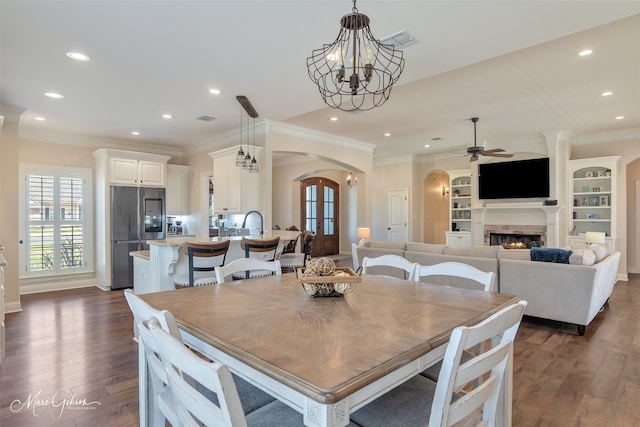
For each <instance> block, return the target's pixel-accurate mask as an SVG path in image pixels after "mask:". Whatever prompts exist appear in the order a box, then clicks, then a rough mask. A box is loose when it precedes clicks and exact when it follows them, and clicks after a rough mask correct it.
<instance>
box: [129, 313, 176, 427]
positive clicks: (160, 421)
mask: <svg viewBox="0 0 640 427" xmlns="http://www.w3.org/2000/svg"><path fill="white" fill-rule="evenodd" d="M151 323H154V324H155V325H157V327H158V328H162V326H161V325H160V323H159V322H158V320H157V318H155V317H151V318H149V319H148V320H146V321H142V322H139V323H138V342H139V343H141V344H142V345H143V347H144V357H145V360H146V366H147V368H148V373H149V375H148V379H147V382H148V385H149V397H148V402H149V403H150V404H149V417H150V418H151V420H150V422H151V425H152V426H164V425H165V419H166V420H167V421H169V423H170V424H171V425H177V422H178V416H177V415H176V409H175V405H174V403H173V397H172V396H171V394H170V393H169V392H168V390H167V386H168V384H169V380H168V378H167V371H166V370H165V368H164V363H163V361H162V359H161V358H160V350H159V349H158V347H157V346H156V342H155V340H154V338H153V336H152V334H151V330H150V329H149V325H150V324H151Z"/></svg>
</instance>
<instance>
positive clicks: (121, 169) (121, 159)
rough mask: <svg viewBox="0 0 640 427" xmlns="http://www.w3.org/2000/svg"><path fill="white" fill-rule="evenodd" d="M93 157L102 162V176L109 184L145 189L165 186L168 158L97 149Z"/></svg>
mask: <svg viewBox="0 0 640 427" xmlns="http://www.w3.org/2000/svg"><path fill="white" fill-rule="evenodd" d="M93 154H94V156H95V157H96V158H97V159H99V160H100V161H102V162H104V163H105V164H104V165H103V166H104V169H105V170H104V175H105V177H106V179H107V182H108V183H109V184H113V185H130V186H136V187H137V186H145V187H165V186H166V167H167V166H166V165H167V161H168V160H169V159H170V157H169V156H162V155H157V154H147V153H137V152H133V151H123V150H109V149H99V150H96V151H94V153H93Z"/></svg>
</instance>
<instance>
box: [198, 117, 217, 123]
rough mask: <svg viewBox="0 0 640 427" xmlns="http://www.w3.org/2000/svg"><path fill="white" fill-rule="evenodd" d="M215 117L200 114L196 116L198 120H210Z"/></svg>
mask: <svg viewBox="0 0 640 427" xmlns="http://www.w3.org/2000/svg"><path fill="white" fill-rule="evenodd" d="M215 119H216V118H215V117H211V116H200V117H198V120H202V121H203V122H210V121H211V120H215Z"/></svg>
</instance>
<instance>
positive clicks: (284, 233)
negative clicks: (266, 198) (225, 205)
mask: <svg viewBox="0 0 640 427" xmlns="http://www.w3.org/2000/svg"><path fill="white" fill-rule="evenodd" d="M299 235H300V232H299V231H288V230H272V231H267V232H266V233H264V234H262V235H261V236H226V237H210V238H203V237H170V238H168V239H161V240H148V241H147V243H148V244H150V245H157V246H181V245H183V244H184V243H186V242H192V243H202V244H206V243H210V242H219V241H221V240H231V241H232V242H233V241H238V242H239V241H241V240H242V238H243V237H246V238H249V239H262V240H269V239H274V238H276V237H280V240H283V241H289V240H294V239H297V238H298V236H299Z"/></svg>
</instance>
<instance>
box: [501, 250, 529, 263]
mask: <svg viewBox="0 0 640 427" xmlns="http://www.w3.org/2000/svg"><path fill="white" fill-rule="evenodd" d="M529 252H530V251H529V249H505V250H502V251H498V259H519V260H523V261H530V260H531V255H530V254H529Z"/></svg>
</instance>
